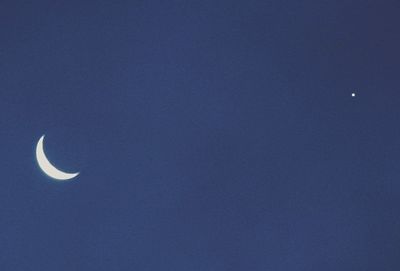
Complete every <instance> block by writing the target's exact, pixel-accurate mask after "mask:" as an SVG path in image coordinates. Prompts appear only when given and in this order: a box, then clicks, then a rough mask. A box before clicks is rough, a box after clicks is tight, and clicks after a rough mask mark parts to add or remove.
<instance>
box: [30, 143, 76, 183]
mask: <svg viewBox="0 0 400 271" xmlns="http://www.w3.org/2000/svg"><path fill="white" fill-rule="evenodd" d="M43 141H44V135H43V136H42V137H41V138H40V139H39V141H38V143H37V145H36V160H37V162H38V164H39V167H40V169H41V170H43V172H44V173H45V174H46V175H48V176H49V177H51V178H53V179H56V180H59V181H65V180H70V179H72V178H75V177H76V176H78V175H79V172H76V173H67V172H63V171H61V170H59V169H57V168H56V167H55V166H53V165H52V164H51V163H50V161H49V159H47V157H46V154H45V153H44V148H43Z"/></svg>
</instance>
